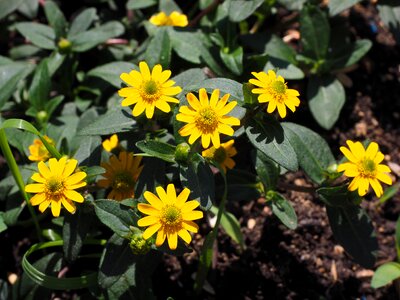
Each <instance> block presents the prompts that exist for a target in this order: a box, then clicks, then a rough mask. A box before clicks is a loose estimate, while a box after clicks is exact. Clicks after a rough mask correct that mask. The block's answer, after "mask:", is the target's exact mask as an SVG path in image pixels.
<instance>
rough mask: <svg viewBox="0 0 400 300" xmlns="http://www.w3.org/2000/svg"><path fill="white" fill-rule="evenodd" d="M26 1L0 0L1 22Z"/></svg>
mask: <svg viewBox="0 0 400 300" xmlns="http://www.w3.org/2000/svg"><path fill="white" fill-rule="evenodd" d="M23 2H24V0H15V1H10V0H0V20H1V19H3V18H4V17H5V16H7V15H8V14H10V13H12V12H13V11H14V10H16V9H17V8H18V7H19V6H20V5H21V4H22V3H23Z"/></svg>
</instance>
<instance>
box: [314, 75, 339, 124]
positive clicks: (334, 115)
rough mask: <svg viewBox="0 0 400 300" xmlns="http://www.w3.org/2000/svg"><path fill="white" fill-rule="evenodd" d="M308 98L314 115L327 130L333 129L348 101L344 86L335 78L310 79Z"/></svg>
mask: <svg viewBox="0 0 400 300" xmlns="http://www.w3.org/2000/svg"><path fill="white" fill-rule="evenodd" d="M307 98H308V101H309V106H310V110H311V113H312V115H313V116H314V118H315V120H316V121H317V122H318V124H319V125H321V126H322V127H323V128H325V129H331V128H332V126H333V125H334V124H335V123H336V121H337V120H338V118H339V115H340V111H341V110H342V107H343V105H344V102H345V100H346V95H345V92H344V88H343V85H342V84H341V83H340V81H339V80H337V79H336V78H335V77H333V76H324V77H316V76H313V77H311V78H310V80H309V82H308V87H307Z"/></svg>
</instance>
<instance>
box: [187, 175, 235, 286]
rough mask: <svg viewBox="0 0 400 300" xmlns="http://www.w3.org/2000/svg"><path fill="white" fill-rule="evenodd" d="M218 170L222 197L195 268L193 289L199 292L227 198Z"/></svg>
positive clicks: (206, 271) (226, 185)
mask: <svg viewBox="0 0 400 300" xmlns="http://www.w3.org/2000/svg"><path fill="white" fill-rule="evenodd" d="M219 170H220V172H221V175H222V178H223V179H224V194H223V195H222V199H221V202H220V204H219V207H218V214H217V221H216V222H215V226H214V228H213V230H212V231H211V232H210V233H209V234H208V235H207V237H206V239H205V241H204V244H203V247H202V249H201V253H200V264H199V269H198V270H197V274H196V282H195V285H194V289H195V292H196V293H200V291H201V289H202V288H203V285H204V282H205V280H206V277H207V273H208V270H209V269H210V266H211V260H212V249H213V245H214V242H215V240H216V238H217V234H218V229H219V225H220V223H221V218H222V214H223V213H224V211H225V204H226V198H227V194H228V184H227V180H226V175H225V173H224V171H223V170H222V169H221V168H219Z"/></svg>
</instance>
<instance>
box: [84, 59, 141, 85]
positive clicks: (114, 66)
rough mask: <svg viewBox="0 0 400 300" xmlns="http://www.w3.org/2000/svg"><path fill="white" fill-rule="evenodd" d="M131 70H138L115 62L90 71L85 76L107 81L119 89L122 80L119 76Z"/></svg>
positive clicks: (132, 66) (134, 66)
mask: <svg viewBox="0 0 400 300" xmlns="http://www.w3.org/2000/svg"><path fill="white" fill-rule="evenodd" d="M132 70H139V68H138V67H137V66H136V65H135V64H132V63H129V62H124V61H116V62H112V63H108V64H105V65H102V66H99V67H96V68H94V69H92V70H90V71H89V72H88V73H87V76H93V77H98V78H101V79H103V80H104V81H107V82H108V83H110V84H111V85H113V86H114V87H116V88H121V84H122V80H121V79H120V76H121V74H122V73H129V72H130V71H132Z"/></svg>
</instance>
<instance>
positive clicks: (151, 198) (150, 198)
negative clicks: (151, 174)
mask: <svg viewBox="0 0 400 300" xmlns="http://www.w3.org/2000/svg"><path fill="white" fill-rule="evenodd" d="M143 195H144V198H145V199H146V200H147V202H149V203H150V205H151V206H153V207H154V208H156V209H158V210H161V209H162V208H163V203H162V201H161V200H160V199H159V198H158V197H157V196H156V195H154V194H153V193H152V192H149V191H146V192H144V194H143ZM139 205H141V204H138V208H139Z"/></svg>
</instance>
